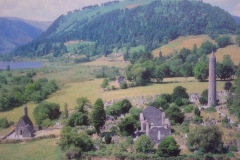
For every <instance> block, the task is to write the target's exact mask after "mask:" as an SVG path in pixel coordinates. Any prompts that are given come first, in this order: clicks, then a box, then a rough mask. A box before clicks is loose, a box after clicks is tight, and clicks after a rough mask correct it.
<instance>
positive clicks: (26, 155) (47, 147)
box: [0, 139, 61, 160]
mask: <svg viewBox="0 0 240 160" xmlns="http://www.w3.org/2000/svg"><path fill="white" fill-rule="evenodd" d="M0 153H1V156H0V160H8V159H9V160H11V159H17V160H30V159H32V160H46V159H49V160H59V159H61V157H60V156H61V152H60V149H59V148H58V147H57V139H43V140H39V141H35V142H28V143H18V144H0Z"/></svg>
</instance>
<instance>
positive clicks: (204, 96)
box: [199, 89, 208, 105]
mask: <svg viewBox="0 0 240 160" xmlns="http://www.w3.org/2000/svg"><path fill="white" fill-rule="evenodd" d="M199 102H200V104H203V105H204V104H207V103H208V89H205V90H204V91H203V92H202V94H201V97H200V98H199Z"/></svg>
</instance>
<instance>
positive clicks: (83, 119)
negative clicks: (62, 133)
mask: <svg viewBox="0 0 240 160" xmlns="http://www.w3.org/2000/svg"><path fill="white" fill-rule="evenodd" d="M87 124H88V116H87V115H86V113H84V112H79V111H76V112H74V113H73V114H72V115H71V116H70V117H69V118H68V120H67V125H69V126H71V127H75V126H83V125H87Z"/></svg>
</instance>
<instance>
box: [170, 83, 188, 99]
mask: <svg viewBox="0 0 240 160" xmlns="http://www.w3.org/2000/svg"><path fill="white" fill-rule="evenodd" d="M186 90H187V89H186V88H184V87H182V86H177V87H175V88H174V89H173V93H172V95H171V99H172V101H175V100H176V99H177V98H186V99H188V98H189V95H188V93H187V92H186Z"/></svg>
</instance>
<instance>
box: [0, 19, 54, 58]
mask: <svg viewBox="0 0 240 160" xmlns="http://www.w3.org/2000/svg"><path fill="white" fill-rule="evenodd" d="M49 25H50V22H43V23H41V22H37V21H31V20H25V19H21V18H16V17H0V27H1V31H0V53H4V52H10V51H12V50H13V49H14V48H15V47H18V46H20V45H24V44H26V43H28V42H30V41H32V40H33V39H35V38H36V37H38V36H39V35H40V34H42V33H43V32H44V30H43V28H45V29H46V28H47V27H48V26H49ZM41 28H42V29H41Z"/></svg>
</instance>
